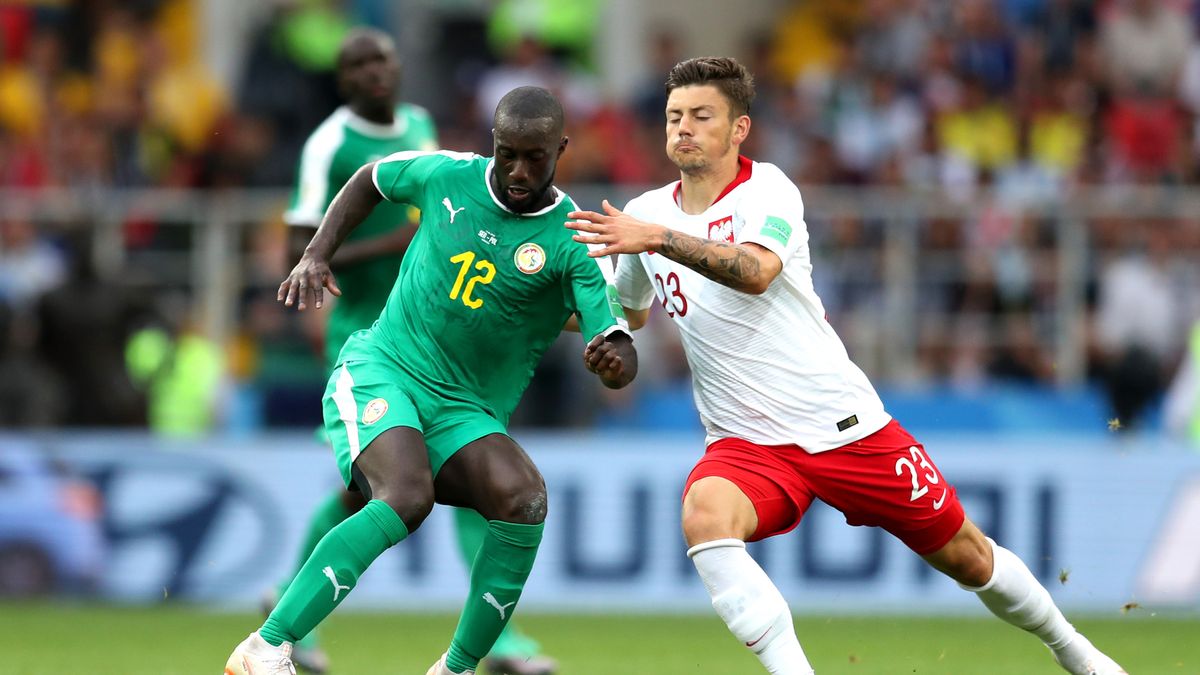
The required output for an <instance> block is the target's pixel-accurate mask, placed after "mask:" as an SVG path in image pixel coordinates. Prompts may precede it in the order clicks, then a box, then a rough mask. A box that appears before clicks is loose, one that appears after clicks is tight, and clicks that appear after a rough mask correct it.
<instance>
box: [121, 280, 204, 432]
mask: <svg viewBox="0 0 1200 675" xmlns="http://www.w3.org/2000/svg"><path fill="white" fill-rule="evenodd" d="M173 302H174V304H173V306H170V307H169V308H168V309H167V310H166V311H165V312H164V313H163V317H164V318H165V320H164V321H150V322H148V323H146V324H144V325H143V326H141V327H140V328H138V329H137V330H135V331H134V332H133V333H132V335H131V336H130V338H129V341H128V342H127V343H126V345H125V365H126V368H127V369H128V373H129V376H130V378H131V379H132V380H133V381H134V383H135V384H136V385H137V386H139V387H140V388H141V389H142V390H143V391H144V392H145V393H146V397H147V403H148V421H149V425H150V430H151V431H152V432H154V433H156V434H160V435H163V436H171V437H179V438H192V437H197V436H202V435H204V434H206V433H209V432H211V431H212V430H213V428H214V426H215V424H216V422H217V412H218V408H219V405H220V403H221V402H220V400H219V396H220V393H221V391H222V387H223V385H224V382H223V380H224V378H225V374H226V373H225V370H226V369H225V365H226V364H225V359H224V355H223V354H222V352H221V350H220V348H219V347H218V346H217V345H216V344H214V343H213V342H212V341H211V340H209V339H208V338H207V337H205V336H204V335H202V334H201V333H200V332H199V330H197V327H196V324H197V321H196V319H197V316H195V315H194V314H195V309H193V308H190V307H187V306H186V305H185V303H184V301H182V300H180V299H178V298H175V299H174V301H173Z"/></svg>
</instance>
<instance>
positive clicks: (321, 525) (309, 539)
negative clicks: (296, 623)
mask: <svg viewBox="0 0 1200 675" xmlns="http://www.w3.org/2000/svg"><path fill="white" fill-rule="evenodd" d="M349 517H350V512H349V511H347V510H346V506H345V505H344V504H342V495H341V493H340V492H334V493H332V494H330V495H329V496H327V497H325V499H322V500H321V503H320V504H317V509H316V510H315V511H313V513H312V515H311V516H309V519H308V530H306V531H305V533H304V546H302V547H300V555H299V556H297V558H296V566H295V567H294V568H292V575H291V576H290V577H288V578H287V579H286V580H284V581H283V582H282V583H280V584H279V589H278V592H279V597H281V598H282V597H283V594H284V593H286V592H287V589H288V585H289V584H291V583H292V579H295V578H296V575H297V574H299V573H300V568H301V567H303V566H304V561H306V560H308V556H310V555H312V552H313V549H315V548H316V547H317V542H319V541H321V537H324V536H325V533H326V532H328V531H330V530H332V529H333V528H334V527H336V526H337V524H338V523H340V522H342V521H343V520H345V519H346V518H349Z"/></svg>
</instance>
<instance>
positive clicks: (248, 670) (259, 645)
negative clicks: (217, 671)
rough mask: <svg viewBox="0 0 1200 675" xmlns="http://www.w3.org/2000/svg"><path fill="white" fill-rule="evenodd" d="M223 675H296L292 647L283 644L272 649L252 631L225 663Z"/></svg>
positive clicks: (256, 632)
mask: <svg viewBox="0 0 1200 675" xmlns="http://www.w3.org/2000/svg"><path fill="white" fill-rule="evenodd" d="M225 675H296V667H295V666H293V665H292V645H291V643H288V642H285V643H283V644H281V645H279V646H278V647H272V646H271V645H269V644H267V641H266V640H264V639H262V636H260V635H259V634H258V631H254V632H253V633H251V634H250V637H248V638H246V639H245V640H242V644H240V645H238V646H237V649H234V650H233V654H231V655H230V656H229V660H228V661H226V662H225Z"/></svg>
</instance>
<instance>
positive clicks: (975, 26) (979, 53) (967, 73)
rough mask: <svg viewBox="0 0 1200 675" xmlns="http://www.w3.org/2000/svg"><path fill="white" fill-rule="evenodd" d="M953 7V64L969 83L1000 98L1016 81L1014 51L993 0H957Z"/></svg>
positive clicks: (1010, 33)
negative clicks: (954, 31)
mask: <svg viewBox="0 0 1200 675" xmlns="http://www.w3.org/2000/svg"><path fill="white" fill-rule="evenodd" d="M955 7H956V16H955V20H956V34H955V62H956V63H957V65H958V68H959V71H960V72H961V73H962V74H963V76H964V77H966V78H967V79H968V80H973V81H976V82H978V83H980V84H982V85H983V87H984V89H985V90H986V91H987V93H988V94H990V95H992V96H999V95H1003V94H1006V93H1008V92H1009V91H1011V90H1012V87H1013V83H1014V81H1015V80H1016V69H1017V50H1016V43H1015V41H1014V40H1013V34H1012V32H1011V31H1010V30H1009V29H1008V27H1007V26H1006V25H1005V23H1004V17H1002V16H1001V15H1000V13H999V11H998V10H997V3H996V2H993V0H960V2H957V3H955Z"/></svg>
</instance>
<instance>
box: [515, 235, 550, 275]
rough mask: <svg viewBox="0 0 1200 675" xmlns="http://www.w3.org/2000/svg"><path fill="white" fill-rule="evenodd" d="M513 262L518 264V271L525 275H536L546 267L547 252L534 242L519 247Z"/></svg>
mask: <svg viewBox="0 0 1200 675" xmlns="http://www.w3.org/2000/svg"><path fill="white" fill-rule="evenodd" d="M513 262H515V263H516V264H517V269H519V270H521V271H522V272H524V273H525V274H536V273H537V272H538V271H539V270H541V269H542V268H543V267H545V266H546V252H545V251H543V250H542V247H541V246H538V245H537V244H535V243H533V242H529V243H527V244H521V245H520V246H518V247H517V254H516V255H514V256H513Z"/></svg>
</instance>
